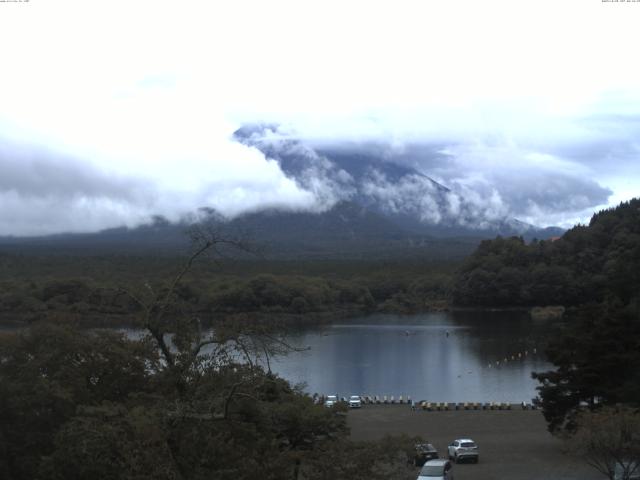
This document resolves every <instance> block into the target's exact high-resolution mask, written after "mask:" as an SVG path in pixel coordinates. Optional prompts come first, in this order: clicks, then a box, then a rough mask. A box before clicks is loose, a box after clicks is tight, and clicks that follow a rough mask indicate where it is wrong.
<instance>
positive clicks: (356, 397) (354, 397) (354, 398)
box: [351, 395, 360, 400]
mask: <svg viewBox="0 0 640 480" xmlns="http://www.w3.org/2000/svg"><path fill="white" fill-rule="evenodd" d="M351 400H360V397H358V396H357V395H352V396H351Z"/></svg>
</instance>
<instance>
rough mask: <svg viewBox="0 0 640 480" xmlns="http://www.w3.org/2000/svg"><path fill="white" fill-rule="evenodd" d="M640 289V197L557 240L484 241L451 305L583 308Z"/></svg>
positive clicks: (623, 298)
mask: <svg viewBox="0 0 640 480" xmlns="http://www.w3.org/2000/svg"><path fill="white" fill-rule="evenodd" d="M639 290H640V199H634V200H631V201H629V202H625V203H622V204H621V205H620V206H618V207H617V208H614V209H610V210H604V211H602V212H600V213H598V214H596V215H594V216H593V218H592V219H591V222H590V223H589V226H588V227H585V226H577V227H574V228H573V229H571V230H569V231H568V232H567V233H565V235H564V236H563V237H562V238H560V239H558V240H556V241H539V242H538V241H533V242H531V243H530V244H528V245H527V244H525V242H524V240H523V239H522V238H518V237H512V238H500V237H499V238H497V239H495V240H485V241H483V242H482V243H481V244H480V246H479V247H478V249H477V250H476V251H475V252H474V253H473V254H472V255H471V256H470V257H469V258H467V259H466V260H465V262H464V263H463V265H462V267H461V268H460V269H459V271H458V273H457V275H456V278H455V282H454V285H453V289H452V297H453V302H454V303H455V304H458V305H476V306H530V305H552V304H562V305H567V306H570V305H580V304H583V303H586V302H593V301H603V300H604V299H605V298H607V297H608V296H611V295H613V296H615V297H617V298H619V299H620V300H621V301H622V302H623V303H628V302H629V301H630V300H631V298H633V297H634V296H635V295H637V292H638V291H639Z"/></svg>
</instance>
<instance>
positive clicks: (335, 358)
mask: <svg viewBox="0 0 640 480" xmlns="http://www.w3.org/2000/svg"><path fill="white" fill-rule="evenodd" d="M6 329H7V330H14V329H15V327H12V326H8V327H6ZM119 330H121V331H123V332H125V333H126V334H127V335H129V336H130V337H134V338H135V337H139V336H140V335H142V334H143V332H142V331H140V330H134V329H119ZM554 331H555V328H554V325H553V324H552V323H548V322H535V321H532V320H531V319H530V317H529V315H528V313H525V312H477V311H476V312H471V311H469V312H466V311H465V312H443V313H426V314H421V315H402V316H400V315H372V316H366V317H361V318H355V319H351V320H348V321H344V320H343V321H339V322H337V323H334V324H329V325H318V326H313V327H305V328H304V329H301V330H299V331H296V332H293V333H290V334H289V335H288V336H287V337H286V340H287V342H289V343H290V344H291V345H293V346H296V347H300V348H308V349H307V350H305V351H302V352H293V353H290V354H289V355H287V356H283V357H276V358H274V359H272V360H271V368H272V370H273V371H274V372H277V373H278V374H279V375H280V376H281V377H283V378H286V379H287V380H289V381H290V382H292V383H305V384H306V387H305V389H306V391H307V392H309V393H310V394H313V393H318V394H324V395H329V394H337V395H339V396H341V397H347V396H349V395H353V394H359V395H378V396H380V397H382V396H383V395H387V396H391V395H394V396H395V397H396V398H397V397H398V396H399V395H402V396H403V397H405V398H406V396H407V395H410V396H411V398H412V399H414V400H429V401H433V402H465V401H467V402H488V401H500V402H521V401H523V400H524V401H527V402H530V401H531V399H532V398H533V397H534V396H535V395H536V390H535V387H536V385H537V382H535V381H534V380H533V379H532V378H531V372H532V371H545V370H549V369H552V368H553V366H552V365H551V364H550V363H549V362H548V361H547V360H546V359H545V357H544V353H543V350H544V343H545V341H546V340H547V339H548V338H549V336H551V335H553V333H554ZM505 359H506V361H505Z"/></svg>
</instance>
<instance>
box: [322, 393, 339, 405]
mask: <svg viewBox="0 0 640 480" xmlns="http://www.w3.org/2000/svg"><path fill="white" fill-rule="evenodd" d="M337 404H338V396H337V395H327V399H326V400H325V401H324V406H325V407H333V406H334V405H337Z"/></svg>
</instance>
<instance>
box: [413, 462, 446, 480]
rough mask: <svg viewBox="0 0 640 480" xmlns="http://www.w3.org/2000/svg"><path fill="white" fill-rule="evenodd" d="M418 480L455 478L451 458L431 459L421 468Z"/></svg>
mask: <svg viewBox="0 0 640 480" xmlns="http://www.w3.org/2000/svg"><path fill="white" fill-rule="evenodd" d="M418 480H453V465H451V462H450V461H449V460H443V459H438V460H429V461H428V462H427V463H425V464H424V465H423V466H422V468H421V469H420V475H418Z"/></svg>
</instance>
